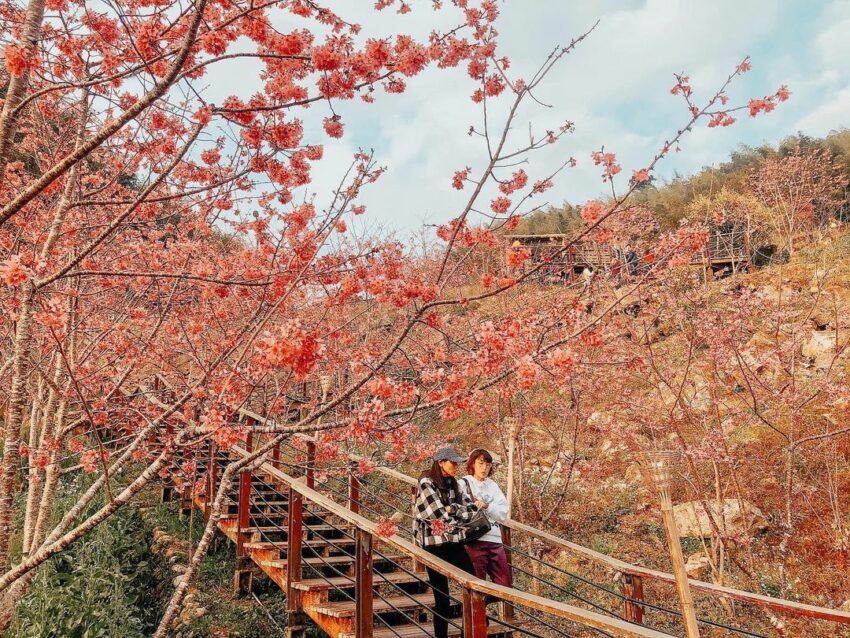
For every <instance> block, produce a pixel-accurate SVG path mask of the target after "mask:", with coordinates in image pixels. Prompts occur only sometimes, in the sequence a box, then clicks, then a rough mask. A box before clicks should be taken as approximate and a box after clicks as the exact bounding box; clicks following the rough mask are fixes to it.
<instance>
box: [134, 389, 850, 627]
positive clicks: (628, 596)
mask: <svg viewBox="0 0 850 638" xmlns="http://www.w3.org/2000/svg"><path fill="white" fill-rule="evenodd" d="M161 383H162V382H160V383H158V384H157V385H161ZM145 394H146V395H147V393H145ZM148 398H149V399H150V400H152V401H155V402H157V403H160V405H164V404H162V403H161V402H159V401H158V400H157V398H156V397H150V396H148ZM238 414H239V416H240V418H241V419H244V420H245V421H247V423H248V424H249V425H250V424H257V425H274V421H272V420H267V419H265V418H264V417H262V416H260V415H258V414H255V413H253V412H251V411H250V410H246V409H240V410H238ZM176 418H181V419H182V418H184V417H182V416H181V415H176ZM266 436H269V435H266ZM293 438H294V439H296V440H300V441H301V442H302V444H303V448H304V449H303V455H304V458H303V459H302V463H301V464H300V468H301V470H302V471H303V476H301V477H299V478H296V477H293V476H291V475H290V474H287V473H286V472H283V471H281V470H280V469H278V467H275V465H278V466H280V464H281V463H282V461H281V460H280V459H281V453H280V449H279V448H276V449H275V450H274V451H273V453H272V455H271V457H272V461H270V462H266V463H264V464H263V465H262V466H261V468H260V471H262V472H265V473H267V474H268V475H270V476H272V477H273V478H274V479H276V480H277V481H279V482H281V483H283V484H285V485H286V486H287V488H288V489H289V490H290V494H291V497H290V503H291V505H292V506H294V507H295V508H296V509H295V510H294V512H293V513H294V514H296V515H291V516H289V525H290V526H297V525H299V524H300V523H299V520H300V517H299V516H298V515H297V512H298V511H299V510H298V509H297V508H299V507H302V505H303V500H304V499H306V500H307V501H309V502H311V503H315V504H317V505H320V506H321V507H323V508H325V509H327V510H328V511H329V512H331V513H332V514H334V515H335V516H338V517H339V518H341V519H342V520H344V521H346V522H347V523H349V524H351V525H353V526H354V527H355V528H356V530H358V531H357V534H358V536H357V538H358V541H357V549H356V555H357V556H358V557H359V559H360V560H361V564H360V567H358V568H357V569H356V574H357V582H358V583H359V586H358V587H357V591H359V592H361V595H362V596H363V597H364V599H363V600H362V601H361V602H360V603H358V605H362V607H361V606H358V615H357V617H358V618H360V620H359V621H358V622H360V623H367V622H369V621H368V620H367V616H370V614H369V613H368V612H369V605H370V604H371V603H369V602H368V601H367V600H365V599H366V598H369V597H370V595H371V594H367V593H366V592H367V590H368V591H369V592H371V587H370V586H369V582H370V581H369V579H370V578H371V576H370V575H369V574H370V573H371V572H369V570H367V569H366V565H367V564H369V563H370V561H371V559H372V548H373V545H374V543H375V542H376V540H379V541H380V542H384V543H387V544H389V545H390V546H391V547H393V548H394V549H396V550H398V551H401V552H403V553H404V554H406V555H407V556H409V557H410V558H411V559H412V560H413V561H414V564H415V565H419V566H428V567H431V568H433V569H435V570H437V571H439V572H441V573H443V574H445V575H446V576H448V577H449V579H450V580H451V581H452V582H454V583H456V584H457V585H459V586H460V587H461V588H462V589H463V591H464V592H465V596H464V602H465V605H467V606H468V609H466V610H465V611H466V612H468V614H467V616H465V617H466V618H467V619H468V620H469V621H470V622H471V623H472V626H473V627H475V626H479V625H480V622H479V621H481V619H483V618H484V617H483V616H482V615H481V614H482V611H481V605H482V604H483V603H482V601H483V596H494V597H496V598H498V599H500V600H503V601H506V602H508V603H510V604H512V605H521V606H524V607H527V608H530V609H535V610H538V611H545V612H546V613H547V614H551V615H552V616H554V617H557V618H561V619H564V620H568V621H572V622H575V623H578V624H580V625H582V626H586V627H592V628H596V629H601V630H603V631H607V632H609V633H610V634H611V635H615V636H655V637H660V636H664V635H667V634H664V633H662V632H659V631H655V630H652V629H650V628H648V627H641V626H640V623H641V622H642V621H643V619H644V615H645V612H646V611H647V610H651V609H663V608H662V607H658V606H657V605H653V604H652V603H650V602H648V601H647V600H646V599H645V597H644V591H645V589H646V586H647V585H648V584H649V583H658V584H661V585H664V586H671V590H672V586H674V585H675V579H674V576H673V574H671V573H668V572H663V571H659V570H655V569H651V568H648V567H643V566H640V565H635V564H633V563H628V562H625V561H622V560H619V559H616V558H613V557H611V556H607V555H605V554H602V553H600V552H597V551H594V550H592V549H589V548H587V547H584V546H582V545H579V544H576V543H572V542H570V541H567V540H565V539H563V538H560V537H558V536H556V535H554V534H552V533H550V532H547V531H544V530H540V529H537V528H535V527H532V526H530V525H526V524H524V523H521V522H519V521H516V520H513V519H508V520H507V521H506V522H505V523H504V524H503V526H502V533H503V537H504V540H505V541H506V545H507V547H508V548H509V551H510V549H511V548H512V547H514V546H513V545H512V544H511V537H512V535H516V534H522V535H523V536H524V537H526V538H528V539H535V541H536V542H540V543H543V544H545V545H547V546H549V547H550V548H552V549H555V550H559V551H564V552H567V553H569V554H571V555H573V556H575V557H577V558H580V559H582V560H586V561H589V562H590V563H592V564H594V565H596V566H597V567H599V568H602V569H604V570H608V571H609V572H612V573H615V574H617V575H619V577H620V578H619V580H620V583H621V592H620V594H619V598H620V599H621V600H622V601H623V602H624V612H625V614H624V617H625V620H621V619H618V618H612V617H611V616H610V615H606V614H603V613H597V612H593V611H589V610H586V609H582V608H580V607H576V606H573V605H568V604H566V603H563V602H560V601H556V600H552V599H549V598H545V597H543V596H540V595H535V594H533V593H529V592H524V591H520V590H517V589H511V588H507V587H502V586H499V585H495V584H493V583H489V582H486V581H482V580H479V579H476V578H474V577H472V576H470V575H469V574H467V573H466V572H463V571H461V570H458V569H457V568H455V567H453V566H452V565H450V564H448V563H445V562H444V561H441V560H439V559H437V558H436V557H434V556H433V555H432V554H430V553H428V552H425V551H424V550H422V549H421V548H419V547H417V546H416V545H414V544H413V543H411V542H410V541H408V540H405V539H403V538H402V537H400V536H399V535H395V536H392V537H390V538H380V539H375V537H374V536H375V534H376V523H375V522H374V521H372V520H370V519H369V518H367V517H366V516H364V515H362V513H361V508H363V507H365V506H364V505H363V503H364V498H365V496H364V491H365V487H366V485H365V483H364V481H363V480H362V479H361V478H359V477H358V476H356V474H355V472H353V471H351V470H349V471H348V472H347V474H346V477H345V480H346V484H347V485H346V488H347V490H346V491H340V492H339V493H338V497H340V498H341V500H344V501H345V503H346V505H341V504H340V503H338V502H337V501H335V500H333V499H332V498H330V497H329V496H327V495H325V494H322V493H321V492H319V491H318V490H317V489H315V488H316V486H315V482H316V478H315V473H316V472H317V471H318V470H319V468H318V467H317V464H316V456H315V453H316V440H315V439H314V438H312V437H310V436H307V435H303V434H296V435H293ZM261 442H262V435H260V436H259V438H258V440H255V439H254V438H253V437H249V439H248V441H247V443H246V446H245V447H241V446H236V447H234V448H232V449H231V451H232V452H233V453H235V454H237V455H239V456H242V457H244V456H246V455H248V454H249V453H250V450H251V449H252V448H253V449H256V448H257V446H258V445H260V444H261ZM215 454H216V452H215V450H214V446H211V452H210V458H212V457H213V456H214V455H215ZM348 460H350V461H353V462H360V461H364V460H367V459H364V458H363V457H361V456H358V455H357V454H350V455H348ZM209 467H210V471H209V472H208V473H207V485H206V490H207V494H213V493H215V488H216V482H217V477H216V464H215V463H210V465H209ZM374 473H375V474H377V475H378V476H380V477H383V478H384V479H386V480H389V481H395V482H397V483H400V484H402V485H404V486H405V487H404V488H403V489H400V490H399V491H398V494H401V495H403V494H405V493H407V494H410V493H411V491H412V490H415V488H416V485H417V481H416V479H414V478H413V477H411V476H408V475H406V474H404V473H402V472H399V471H398V470H395V469H392V468H388V467H382V466H376V467H375V468H374ZM243 477H244V478H243ZM250 481H251V475H250V473H246V472H243V473H242V474H241V475H240V482H241V483H240V490H239V512H240V516H239V517H238V525H239V526H240V527H241V528H244V527H245V520H244V517H243V516H242V515H241V513H242V511H243V510H244V511H247V504H248V500H249V498H250ZM244 485H247V487H243V486H244ZM208 500H209V499H208ZM385 502H386V501H385ZM387 504H388V505H390V504H389V503H387ZM391 506H392V507H393V508H396V510H397V511H398V512H400V513H401V514H402V515H403V516H407V517H408V518H410V517H411V516H410V513H409V512H410V510H408V512H404V511H403V509H402V508H401V507H400V506H399V505H398V504H393V505H391ZM289 538H290V539H293V540H294V542H298V541H297V540H295V539H298V538H300V533H299V530H298V529H297V528H291V529H290V530H289ZM239 553H240V548H239V545H237V554H239ZM290 554H291V555H293V556H296V557H299V556H300V551H297V548H296V547H292V548H291V550H290ZM367 572H368V573H367ZM287 573H288V576H289V577H288V579H287V587H288V591H287V594H291V595H292V599H288V603H287V604H288V606H292V607H293V609H290V611H294V610H296V609H297V607H298V598H299V596H298V592H297V591H295V590H294V589H291V584H292V583H294V582H296V580H297V578H298V577H299V574H300V570H299V566H298V565H297V564H295V561H290V563H289V564H288V565H287ZM690 585H691V588H692V589H693V590H695V591H697V592H701V593H704V594H707V595H708V596H710V597H712V598H714V599H724V600H728V601H737V602H743V603H748V604H751V605H754V606H756V607H758V608H762V609H764V610H770V611H772V612H777V613H781V614H783V615H785V616H787V617H791V618H806V619H814V620H820V621H826V622H832V623H838V624H842V625H850V612H845V611H842V610H838V609H830V608H825V607H819V606H815V605H809V604H805V603H799V602H794V601H789V600H784V599H780V598H774V597H771V596H765V595H762V594H757V593H753V592H748V591H743V590H740V589H735V588H732V587H726V586H722V585H716V584H713V583H708V582H705V581H700V580H696V579H691V580H690ZM289 589H291V591H289ZM674 596H675V594H674V593H672V591H671V594H670V597H668V599H672V600H675V598H673V597H674ZM358 600H360V599H358ZM673 606H674V607H675V605H673ZM606 611H607V610H606ZM665 611H671V610H669V609H668V610H665ZM609 613H610V612H609ZM673 613H675V612H673ZM627 621H628V622H627ZM705 622H706V623H707V624H709V625H714V626H718V625H717V623H713V622H710V621H705ZM364 626H365V625H364ZM727 629H730V630H735V628H727ZM733 633H734V632H733ZM737 633H740V634H742V635H749V636H759V635H762V634H758V633H755V632H752V631H747V630H739V631H737ZM363 635H368V634H363ZM478 635H481V636H483V635H486V633H485V634H478ZM478 635H477V634H474V633H473V636H476V638H477V636H478Z"/></svg>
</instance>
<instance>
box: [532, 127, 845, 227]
mask: <svg viewBox="0 0 850 638" xmlns="http://www.w3.org/2000/svg"><path fill="white" fill-rule="evenodd" d="M777 171H779V175H775V173H776V172H777ZM772 173H774V175H772ZM792 177H796V180H797V183H796V184H791V183H789V184H788V185H786V186H785V188H786V189H790V188H799V189H800V193H801V196H800V198H801V201H800V202H799V203H795V204H794V205H797V206H801V207H802V206H803V205H808V204H812V205H813V206H814V207H815V208H819V209H821V210H822V213H818V212H806V211H801V212H800V213H799V214H798V217H799V219H798V220H797V221H793V220H792V221H790V222H787V223H786V227H783V226H782V225H780V224H779V221H778V220H779V219H781V218H782V217H783V213H784V212H785V211H781V210H777V201H776V199H775V192H776V189H777V188H782V186H779V184H780V182H781V180H783V179H786V180H791V178H792ZM771 178H772V180H773V183H770V182H766V180H768V179H771ZM791 181H792V182H793V180H791ZM804 183H806V184H810V185H811V186H810V187H808V188H809V191H806V188H807V187H806V186H803V184H804ZM815 184H818V188H819V189H820V191H821V192H820V193H819V194H815V193H814V190H815V188H814V185H815ZM848 184H850V131H847V130H840V131H836V132H833V133H831V134H829V135H828V136H826V137H825V138H812V137H807V136H805V135H795V136H791V137H788V138H786V139H784V140H782V141H781V142H779V143H778V144H776V145H771V144H764V145H762V146H760V147H757V148H752V147H746V146H742V147H741V148H739V149H738V150H737V151H735V152H733V153H732V154H731V155H730V157H729V159H728V160H727V161H725V162H722V163H719V164H718V165H716V166H710V167H705V168H703V169H702V170H701V171H699V172H697V173H696V174H694V175H688V176H682V175H678V174H677V175H675V176H674V177H673V178H672V179H669V180H659V181H656V180H651V181H647V182H643V183H642V184H640V187H639V188H638V190H637V192H636V193H635V195H634V198H633V200H632V202H633V204H634V205H640V206H645V207H646V208H647V209H649V210H650V211H651V212H652V216H653V217H654V219H655V220H656V222H657V224H658V228H659V230H661V231H665V230H671V229H674V228H676V227H677V226H678V225H679V224H680V223H681V222H682V221H683V220H686V221H692V222H705V223H708V224H715V225H718V224H717V222H720V224H719V225H722V224H723V223H724V222H730V223H732V224H738V225H742V224H747V223H748V224H749V226H750V227H754V230H764V231H766V233H767V234H768V235H769V236H770V237H771V239H774V240H777V241H780V242H781V241H782V238H781V235H783V234H785V235H787V234H788V233H791V234H793V233H794V232H798V231H799V230H800V229H801V228H803V227H804V226H805V225H806V224H810V223H812V222H814V221H815V217H816V216H817V215H818V214H820V215H821V216H822V215H826V216H827V217H830V216H834V217H836V219H837V220H840V221H844V220H845V216H846V214H847V213H846V207H847V203H846V202H847V200H848V198H847V189H848V188H850V186H848ZM812 197H814V198H815V199H816V200H817V201H815V202H811V201H810V200H811V199H812ZM804 199H805V201H803V200H804ZM836 202H837V205H836ZM581 208H582V205H581V204H577V203H566V202H565V203H564V204H563V205H561V206H557V207H551V208H549V209H547V210H542V211H537V212H535V213H533V214H531V215H529V216H527V217H526V218H525V219H523V220H522V222H521V223H520V224H519V226H518V227H517V230H516V231H515V232H516V234H523V233H526V234H532V235H543V234H558V233H567V234H573V233H576V232H579V231H580V230H581V228H582V225H583V223H584V221H583V220H582V216H581ZM836 208H839V209H840V210H839V211H838V212H837V214H836ZM786 210H787V206H786ZM718 211H723V216H722V219H721V217H720V216H719V213H718ZM784 217H786V219H787V218H788V215H787V213H785V215H784ZM788 224H790V226H788ZM795 225H796V226H798V227H795Z"/></svg>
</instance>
